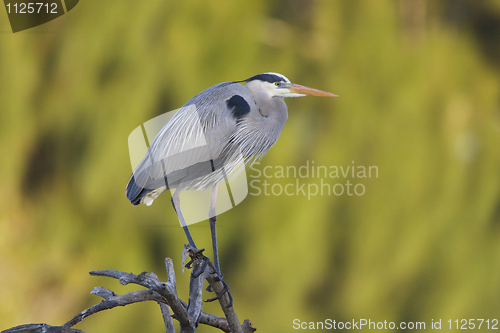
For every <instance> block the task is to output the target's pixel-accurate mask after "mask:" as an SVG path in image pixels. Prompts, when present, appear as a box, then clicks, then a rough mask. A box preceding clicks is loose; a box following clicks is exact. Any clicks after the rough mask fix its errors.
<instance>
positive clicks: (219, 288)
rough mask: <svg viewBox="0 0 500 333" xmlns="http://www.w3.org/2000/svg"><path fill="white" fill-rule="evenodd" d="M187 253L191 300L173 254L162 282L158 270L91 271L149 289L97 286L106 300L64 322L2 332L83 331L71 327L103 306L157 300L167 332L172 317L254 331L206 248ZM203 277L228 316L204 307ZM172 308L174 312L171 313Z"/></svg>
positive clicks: (234, 332)
mask: <svg viewBox="0 0 500 333" xmlns="http://www.w3.org/2000/svg"><path fill="white" fill-rule="evenodd" d="M188 256H189V257H190V258H191V261H190V262H189V263H188V264H187V265H186V267H188V268H192V271H191V277H190V286H189V303H188V304H186V303H185V302H183V301H182V300H181V299H180V298H179V297H178V296H177V287H176V279H175V271H174V265H173V262H172V260H171V259H170V258H166V259H165V267H166V271H167V277H168V280H167V282H161V281H160V280H159V278H158V276H157V275H156V274H155V273H149V274H148V273H147V272H142V273H140V274H138V275H136V274H132V273H125V272H121V271H116V270H102V271H91V272H90V275H93V276H106V277H112V278H115V279H117V280H118V281H119V282H120V284H122V285H126V284H129V283H134V284H137V285H140V286H143V287H145V288H147V289H145V290H138V291H132V292H129V293H126V294H123V295H119V294H116V293H114V292H113V291H111V290H109V289H106V288H103V287H95V288H94V290H92V292H91V294H94V295H97V296H100V297H102V298H103V299H104V300H103V301H101V302H100V303H98V304H95V305H93V306H91V307H90V308H88V309H85V310H83V311H82V312H80V313H79V314H77V315H76V316H74V317H73V318H72V319H71V320H70V321H68V322H67V323H66V324H64V325H62V326H51V325H47V324H29V325H21V326H16V327H12V328H10V329H7V330H4V331H2V332H0V333H84V332H82V331H80V330H77V329H74V328H72V327H73V326H75V325H76V324H78V323H79V322H81V321H83V320H84V319H85V318H87V317H89V316H91V315H93V314H95V313H98V312H101V311H103V310H108V309H112V308H115V307H117V306H126V305H129V304H133V303H138V302H144V301H155V302H157V303H158V304H159V306H160V309H161V313H162V316H163V321H164V323H165V329H166V332H167V333H175V328H174V323H173V318H174V319H176V320H178V321H179V323H180V327H181V333H194V332H196V328H197V327H198V325H199V324H203V325H208V326H211V327H214V328H218V329H220V330H221V331H223V332H226V333H251V332H254V331H255V328H253V327H252V324H251V322H250V321H249V320H248V319H247V320H245V321H244V323H243V325H241V324H240V323H239V320H238V316H237V315H236V311H235V309H234V307H233V298H232V296H231V293H230V292H229V288H228V286H227V284H226V283H225V282H224V281H223V280H222V279H221V277H220V276H219V275H218V274H217V272H216V270H215V268H214V266H213V264H212V263H211V262H210V260H209V259H208V258H207V257H205V256H204V255H203V250H198V249H196V248H194V247H191V246H189V245H186V246H185V247H184V251H183V260H184V257H188ZM204 280H207V281H208V283H209V284H210V288H211V289H212V290H213V291H214V293H215V294H216V297H214V298H212V299H210V300H208V301H214V300H219V303H220V305H221V308H222V311H223V312H224V315H225V317H226V318H223V317H218V316H214V315H212V314H209V313H205V312H203V311H202V308H203V298H202V294H203V281H204ZM171 311H172V313H173V314H171Z"/></svg>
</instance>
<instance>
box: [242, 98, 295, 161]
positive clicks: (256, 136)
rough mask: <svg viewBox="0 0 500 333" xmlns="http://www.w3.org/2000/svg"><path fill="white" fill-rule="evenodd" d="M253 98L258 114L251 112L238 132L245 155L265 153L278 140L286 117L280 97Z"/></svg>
mask: <svg viewBox="0 0 500 333" xmlns="http://www.w3.org/2000/svg"><path fill="white" fill-rule="evenodd" d="M254 100H255V103H256V105H257V107H258V108H259V113H260V114H259V115H256V114H253V115H252V116H251V117H249V118H247V119H246V121H244V123H243V124H242V125H243V126H241V128H240V130H241V132H240V133H239V134H240V135H241V136H240V139H241V141H240V143H241V144H242V146H241V148H242V150H243V151H244V155H245V156H250V155H260V156H262V155H264V154H265V153H267V151H268V150H269V149H271V147H272V146H273V145H274V144H275V143H276V141H277V140H278V138H279V136H280V134H281V130H282V129H283V127H284V126H285V123H286V121H287V119H288V108H287V106H286V104H285V101H284V100H283V98H282V97H273V98H268V97H264V98H262V99H259V98H258V96H255V95H254ZM245 138H252V140H246V139H245Z"/></svg>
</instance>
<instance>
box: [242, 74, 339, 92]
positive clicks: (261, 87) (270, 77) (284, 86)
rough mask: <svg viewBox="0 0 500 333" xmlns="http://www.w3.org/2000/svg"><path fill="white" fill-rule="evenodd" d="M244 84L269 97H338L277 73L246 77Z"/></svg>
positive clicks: (252, 90) (251, 89)
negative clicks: (294, 81) (291, 80)
mask: <svg viewBox="0 0 500 333" xmlns="http://www.w3.org/2000/svg"><path fill="white" fill-rule="evenodd" d="M243 82H246V84H245V86H246V87H247V88H248V90H250V91H251V92H252V93H254V94H256V93H259V94H260V93H267V94H268V95H269V97H275V96H280V97H302V96H324V97H338V96H337V95H335V94H332V93H329V92H326V91H322V90H317V89H313V88H309V87H305V86H301V85H299V84H295V83H292V82H290V80H288V78H287V77H286V76H284V75H282V74H278V73H272V72H269V73H262V74H257V75H255V76H252V77H251V78H249V79H246V80H245V81H243Z"/></svg>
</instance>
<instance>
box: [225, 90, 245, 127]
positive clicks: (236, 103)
mask: <svg viewBox="0 0 500 333" xmlns="http://www.w3.org/2000/svg"><path fill="white" fill-rule="evenodd" d="M226 104H227V107H228V109H229V110H231V113H232V115H233V118H234V119H235V120H236V121H241V120H242V119H243V118H244V117H245V116H246V115H247V114H248V113H249V112H250V105H248V103H247V101H246V100H245V99H244V98H243V97H241V96H240V95H234V96H233V97H231V98H230V99H228V100H227V101H226Z"/></svg>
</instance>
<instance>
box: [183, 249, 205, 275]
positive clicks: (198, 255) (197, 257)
mask: <svg viewBox="0 0 500 333" xmlns="http://www.w3.org/2000/svg"><path fill="white" fill-rule="evenodd" d="M203 251H205V249H200V250H198V249H194V254H193V255H192V256H191V260H190V261H189V262H188V263H187V264H186V265H184V267H186V268H187V269H191V268H193V263H194V262H195V260H202V261H203V264H202V265H201V266H200V267H199V268H198V269H197V270H194V271H193V272H192V273H191V274H192V276H193V277H194V278H197V277H198V276H200V275H201V273H203V272H204V271H205V269H206V268H207V265H208V262H209V259H208V258H207V257H205V256H204V255H203Z"/></svg>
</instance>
